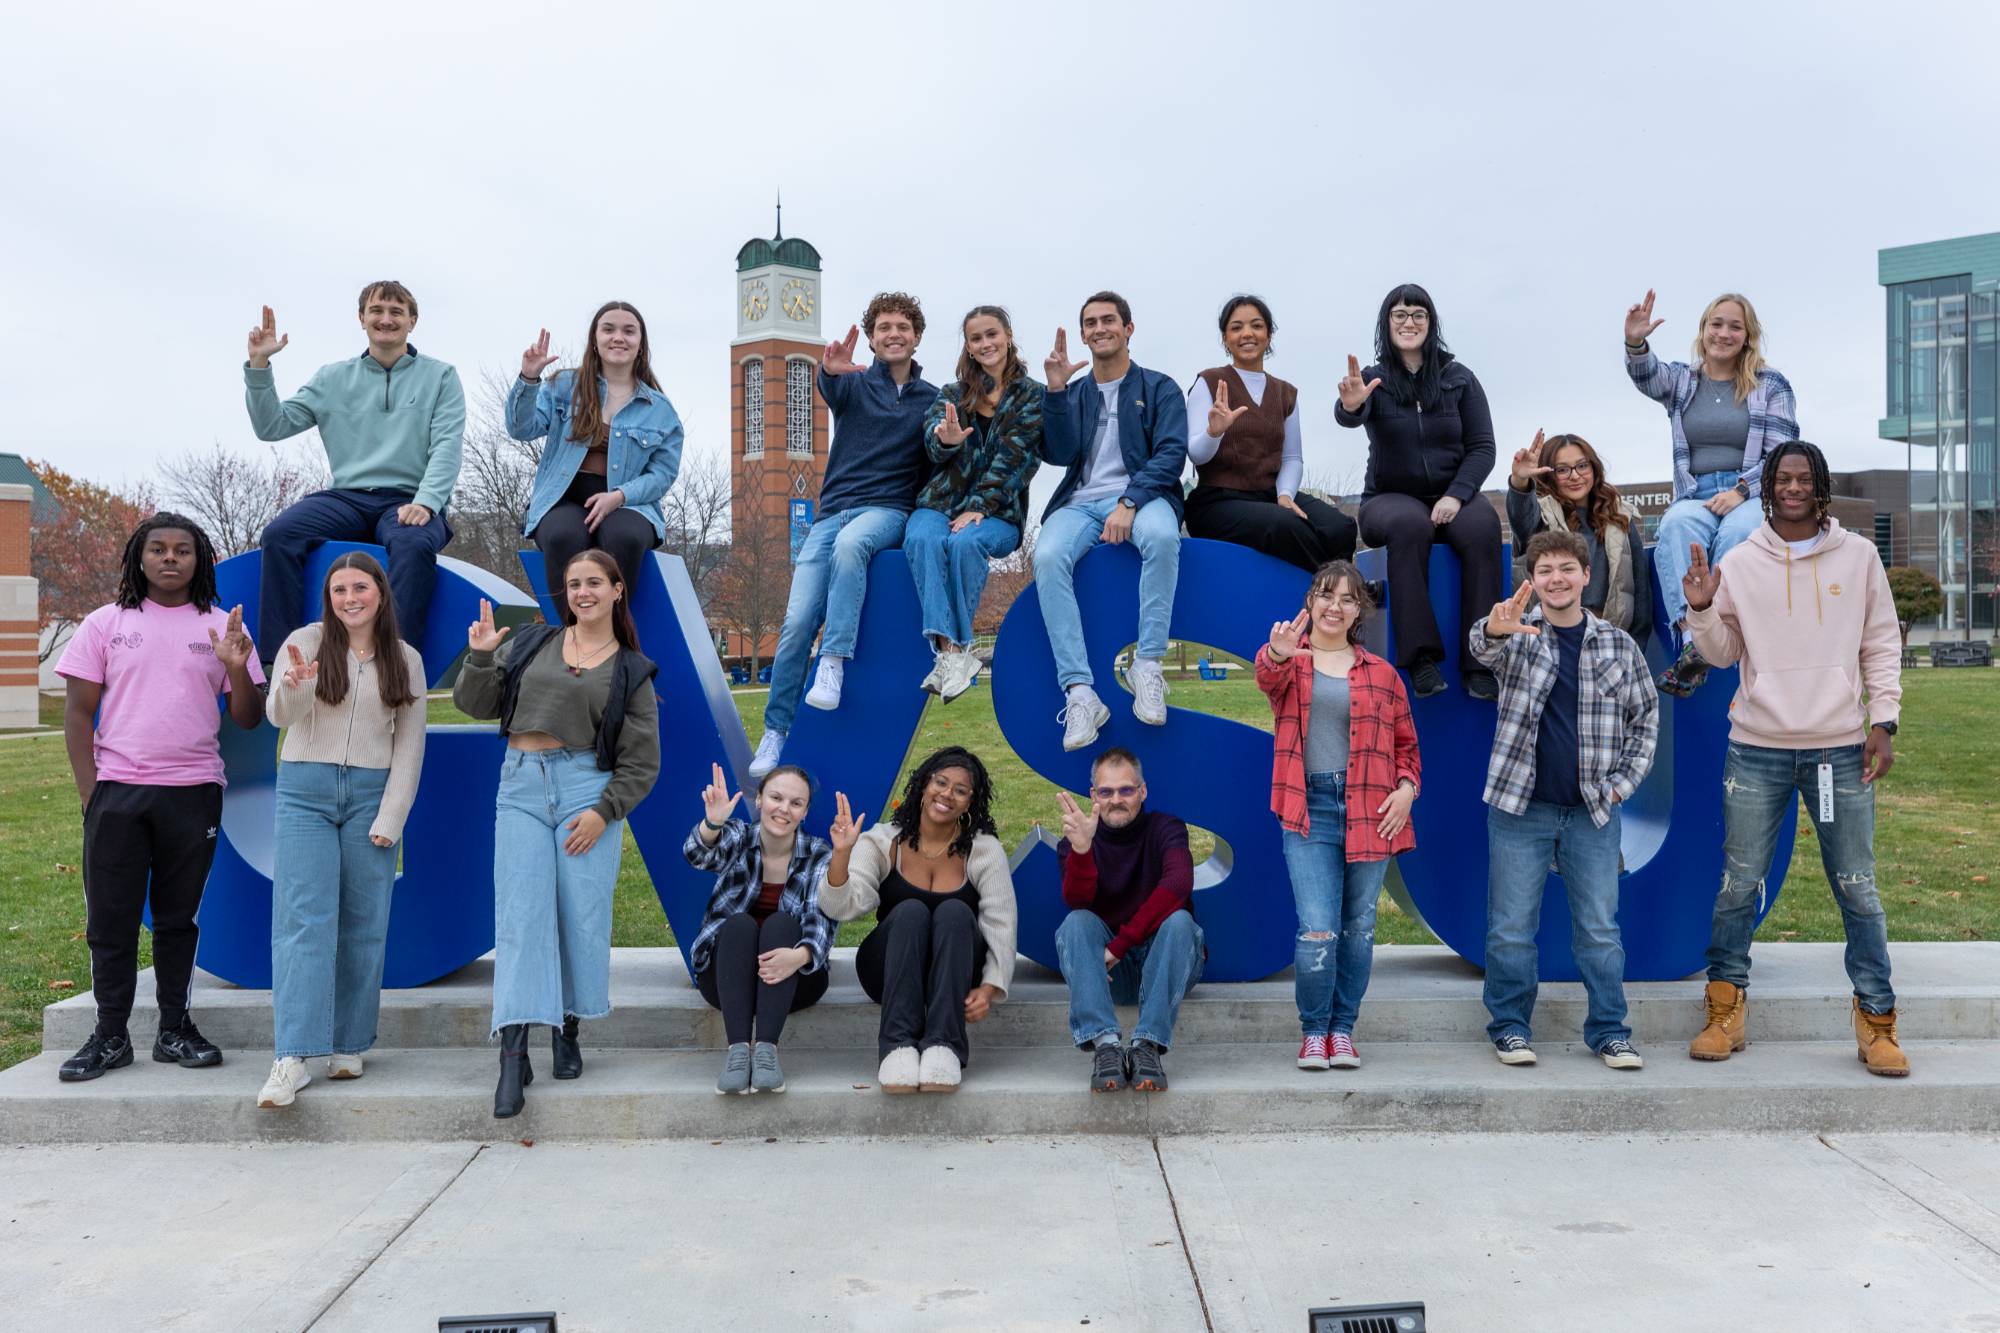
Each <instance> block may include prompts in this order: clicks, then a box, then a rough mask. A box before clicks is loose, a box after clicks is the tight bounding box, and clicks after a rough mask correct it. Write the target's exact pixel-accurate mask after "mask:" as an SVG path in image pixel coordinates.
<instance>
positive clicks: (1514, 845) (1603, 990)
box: [1486, 801, 1632, 1051]
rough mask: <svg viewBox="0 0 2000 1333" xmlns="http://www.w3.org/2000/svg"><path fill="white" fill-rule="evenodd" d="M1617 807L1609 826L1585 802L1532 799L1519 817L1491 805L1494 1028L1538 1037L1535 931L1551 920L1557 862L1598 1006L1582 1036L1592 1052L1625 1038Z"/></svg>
mask: <svg viewBox="0 0 2000 1333" xmlns="http://www.w3.org/2000/svg"><path fill="white" fill-rule="evenodd" d="M1620 823H1621V821H1620V819H1619V814H1618V811H1617V809H1616V808H1615V807H1614V808H1613V809H1612V811H1611V819H1610V821H1609V822H1608V823H1606V824H1605V826H1604V827H1603V828H1598V827H1597V826H1596V825H1595V824H1592V823H1591V822H1590V809H1589V807H1587V806H1582V805H1551V804H1550V803H1549V802H1547V801H1529V802H1528V809H1527V812H1526V813H1524V814H1518V815H1510V814H1508V813H1506V812H1505V811H1504V810H1499V809H1496V808H1494V807H1493V806H1488V807H1487V808H1486V860H1487V881H1486V1012H1487V1014H1488V1015H1490V1016H1491V1019H1492V1021H1491V1022H1489V1023H1488V1024H1487V1025H1486V1035H1487V1036H1488V1037H1490V1038H1492V1039H1493V1040H1495V1041H1498V1040H1499V1039H1500V1038H1502V1037H1504V1036H1506V1035H1508V1034H1509V1033H1512V1034H1514V1035H1515V1036H1518V1037H1522V1038H1526V1037H1528V1036H1530V1035H1532V1027H1533V1022H1534V1017H1535V989H1536V986H1537V984H1538V981H1537V977H1536V974H1535V965H1536V963H1537V961H1538V960H1537V958H1536V954H1535V931H1536V930H1537V929H1539V928H1540V926H1541V923H1542V890H1543V889H1544V888H1546V887H1547V886H1548V881H1549V861H1550V859H1551V858H1553V859H1554V861H1555V863H1556V869H1557V870H1559V871H1560V872H1561V873H1562V877H1563V884H1564V885H1565V886H1566V887H1567V888H1568V889H1569V916H1570V947H1571V949H1572V951H1573V952H1574V953H1575V954H1576V968H1577V971H1578V972H1580V973H1582V974H1583V989H1584V994H1585V995H1586V996H1587V997H1588V998H1589V1009H1588V1011H1587V1013H1586V1015H1585V1017H1584V1020H1583V1040H1584V1042H1585V1043H1586V1044H1587V1045H1588V1046H1589V1047H1590V1049H1591V1050H1593V1051H1595V1050H1601V1049H1603V1046H1604V1043H1605V1042H1607V1041H1610V1040H1612V1039H1613V1038H1617V1039H1619V1040H1621V1041H1629V1040H1631V1037H1632V1029H1631V1028H1629V1027H1627V1026H1626V1025H1625V945H1624V943H1623V941H1622V940H1621V939H1620V938H1619V934H1618V838H1619V826H1620Z"/></svg>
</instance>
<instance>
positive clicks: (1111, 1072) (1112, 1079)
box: [1090, 1042, 1125, 1092]
mask: <svg viewBox="0 0 2000 1333" xmlns="http://www.w3.org/2000/svg"><path fill="white" fill-rule="evenodd" d="M1124 1088H1125V1048H1124V1047H1122V1046H1118V1045H1114V1044H1112V1043H1110V1042H1099V1043H1098V1044H1097V1047H1096V1049H1094V1050H1093V1051H1092V1052H1091V1053H1090V1090H1091V1091H1092V1092H1121V1091H1123V1090H1124Z"/></svg>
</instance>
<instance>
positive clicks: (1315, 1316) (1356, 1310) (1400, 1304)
mask: <svg viewBox="0 0 2000 1333" xmlns="http://www.w3.org/2000/svg"><path fill="white" fill-rule="evenodd" d="M1306 1329H1307V1333H1424V1303H1423V1302H1422V1301H1397V1302H1392V1303H1390V1304H1388V1305H1323V1306H1319V1307H1316V1308H1314V1309H1311V1310H1308V1311H1306Z"/></svg>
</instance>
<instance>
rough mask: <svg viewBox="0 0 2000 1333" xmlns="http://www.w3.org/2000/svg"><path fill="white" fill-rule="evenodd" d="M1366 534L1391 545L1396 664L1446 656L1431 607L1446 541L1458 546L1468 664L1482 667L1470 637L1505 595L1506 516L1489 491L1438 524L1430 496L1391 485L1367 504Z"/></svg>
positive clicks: (1461, 637) (1461, 630)
mask: <svg viewBox="0 0 2000 1333" xmlns="http://www.w3.org/2000/svg"><path fill="white" fill-rule="evenodd" d="M1361 538H1362V540H1363V541H1365V542H1367V543H1368V544H1369V545H1370V546H1386V547H1388V548H1389V622H1390V624H1392V625H1393V626H1394V627H1395V630H1396V665H1397V666H1400V667H1403V668H1405V669H1407V668H1410V667H1414V666H1416V664H1417V663H1418V662H1420V661H1423V660H1425V659H1426V658H1428V659H1429V660H1430V661H1433V662H1435V661H1438V660H1440V659H1442V658H1443V657H1444V641H1443V639H1441V638H1440V637H1439V635H1438V623H1437V616H1436V615H1434V614H1433V613H1432V611H1431V580H1430V569H1431V544H1432V543H1433V542H1443V543H1444V544H1445V545H1447V546H1449V547H1451V549H1452V550H1454V551H1456V552H1457V553H1458V563H1459V585H1458V650H1459V652H1460V653H1462V654H1464V661H1465V669H1466V670H1467V671H1471V672H1479V671H1483V670H1484V668H1483V667H1481V666H1479V665H1478V663H1476V662H1474V661H1473V660H1472V654H1471V651H1470V650H1469V649H1467V648H1466V646H1465V640H1466V636H1467V635H1468V634H1470V633H1471V632H1472V625H1473V622H1474V621H1476V620H1478V619H1479V618H1480V617H1481V616H1483V615H1485V614H1486V613H1487V612H1488V611H1491V610H1492V609H1493V604H1494V603H1495V602H1497V601H1499V600H1500V595H1501V594H1500V519H1499V517H1498V516H1497V515H1496V514H1494V512H1493V506H1492V505H1490V504H1488V503H1487V502H1486V499H1485V497H1484V496H1479V495H1475V496H1473V497H1472V498H1471V499H1470V500H1468V501H1466V502H1465V505H1464V507H1463V508H1461V509H1460V510H1459V511H1458V517H1457V518H1455V519H1453V520H1452V521H1451V522H1449V523H1446V524H1445V525H1444V526H1442V527H1438V526H1436V525H1434V524H1433V523H1432V522H1431V506H1430V502H1429V501H1426V500H1419V499H1418V498H1417V497H1415V496H1414V495H1393V494H1389V493H1386V492H1385V493H1383V494H1381V495H1377V496H1375V497H1374V498H1373V499H1371V500H1370V501H1368V503H1367V504H1365V505H1363V506H1361Z"/></svg>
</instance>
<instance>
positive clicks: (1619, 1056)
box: [1597, 1037, 1646, 1069]
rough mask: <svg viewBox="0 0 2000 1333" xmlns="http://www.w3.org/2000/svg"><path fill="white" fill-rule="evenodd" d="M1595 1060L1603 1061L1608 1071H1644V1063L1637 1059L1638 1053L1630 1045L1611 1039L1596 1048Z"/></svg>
mask: <svg viewBox="0 0 2000 1333" xmlns="http://www.w3.org/2000/svg"><path fill="white" fill-rule="evenodd" d="M1597 1058H1598V1059H1600V1060H1602V1061H1604V1064H1605V1067H1606V1068H1608V1069H1644V1068H1645V1067H1646V1062H1645V1061H1644V1060H1642V1059H1640V1058H1639V1052H1638V1051H1637V1050H1635V1049H1634V1048H1633V1046H1632V1043H1631V1042H1629V1041H1624V1040H1622V1039H1620V1038H1617V1037H1613V1038H1612V1039H1611V1040H1610V1041H1607V1042H1605V1043H1604V1044H1603V1045H1602V1046H1600V1047H1598V1048H1597Z"/></svg>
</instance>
